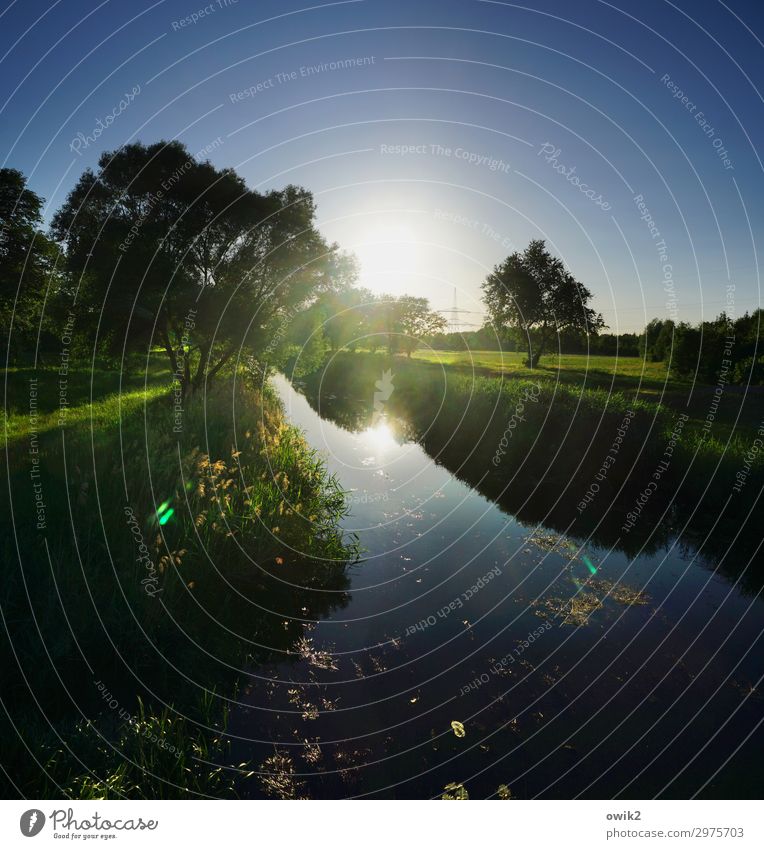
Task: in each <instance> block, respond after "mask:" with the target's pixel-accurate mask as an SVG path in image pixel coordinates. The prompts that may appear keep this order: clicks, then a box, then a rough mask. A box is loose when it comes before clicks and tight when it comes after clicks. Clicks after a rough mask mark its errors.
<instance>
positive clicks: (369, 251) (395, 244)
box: [354, 224, 423, 288]
mask: <svg viewBox="0 0 764 849" xmlns="http://www.w3.org/2000/svg"><path fill="white" fill-rule="evenodd" d="M354 252H355V254H356V256H357V257H358V259H359V260H360V262H361V272H362V275H363V277H364V278H366V279H367V280H369V278H372V277H377V276H378V275H379V277H380V278H384V277H385V276H387V275H388V274H394V275H400V274H402V273H408V274H417V273H419V272H420V270H421V266H422V254H423V252H422V247H421V243H420V240H419V237H418V236H417V233H416V232H415V231H414V230H413V229H412V228H411V227H408V226H406V225H404V224H384V225H380V226H378V227H375V228H374V229H373V230H369V231H368V233H364V234H363V235H362V237H361V238H360V239H359V240H358V242H357V244H356V245H355V246H354ZM380 282H382V281H381V280H380ZM375 288H376V287H375ZM383 288H384V286H383Z"/></svg>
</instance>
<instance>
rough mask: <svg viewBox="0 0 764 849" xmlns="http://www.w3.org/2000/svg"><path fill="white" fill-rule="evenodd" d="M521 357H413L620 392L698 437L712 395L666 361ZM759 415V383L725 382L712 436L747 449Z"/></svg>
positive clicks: (762, 411) (763, 405) (762, 397)
mask: <svg viewBox="0 0 764 849" xmlns="http://www.w3.org/2000/svg"><path fill="white" fill-rule="evenodd" d="M524 358H525V354H523V353H520V352H502V351H436V350H426V349H421V350H419V351H416V352H415V353H414V355H413V357H412V359H414V360H416V361H418V362H422V363H430V364H435V365H442V366H444V367H447V368H449V369H450V370H451V371H453V372H454V373H459V372H461V373H463V374H472V373H475V374H478V375H483V376H489V377H490V376H497V377H499V376H500V377H504V378H512V379H519V380H531V379H533V380H541V381H545V382H550V383H556V384H559V385H560V386H561V387H565V388H567V389H570V388H573V390H574V391H577V392H582V391H588V390H600V391H603V392H605V393H607V395H608V396H612V395H613V393H616V394H623V395H624V397H627V398H629V399H633V400H634V401H635V402H646V403H648V404H653V405H654V409H656V410H660V409H666V410H669V411H673V412H677V413H684V412H686V413H687V414H688V415H689V416H690V419H691V423H690V426H689V431H690V432H691V433H695V434H696V436H697V435H698V434H699V432H700V431H701V429H702V427H703V424H704V422H705V419H706V416H707V415H708V412H709V408H710V405H711V402H712V400H713V387H710V386H706V385H703V384H695V385H693V384H692V383H691V382H690V381H689V380H686V379H684V378H679V377H677V376H676V375H674V374H670V373H669V368H668V364H667V363H665V362H648V361H645V360H643V359H642V358H641V357H606V356H596V357H595V356H592V357H590V356H586V355H583V354H565V355H557V354H547V355H545V356H544V357H542V359H541V363H540V365H539V367H538V368H537V369H528V368H525V367H524V366H523V364H522V361H523V359H524ZM600 400H602V396H600ZM762 420H764V392H763V391H761V389H760V387H753V388H752V389H749V390H748V392H745V393H744V392H742V391H741V388H740V387H736V386H727V387H726V388H725V397H724V398H723V403H722V404H720V406H719V409H718V410H717V412H716V414H715V419H714V425H713V434H712V437H713V439H714V440H716V441H717V442H718V443H719V445H720V446H723V445H724V444H726V443H727V441H728V440H729V441H730V443H731V447H732V448H733V449H735V450H737V449H742V448H743V447H745V450H747V448H748V447H750V442H751V440H752V438H753V437H754V436H755V432H756V430H757V428H758V427H759V424H760V423H761V421H762ZM704 439H705V437H704ZM735 446H737V449H736V448H735Z"/></svg>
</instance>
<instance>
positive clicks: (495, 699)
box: [229, 376, 764, 798]
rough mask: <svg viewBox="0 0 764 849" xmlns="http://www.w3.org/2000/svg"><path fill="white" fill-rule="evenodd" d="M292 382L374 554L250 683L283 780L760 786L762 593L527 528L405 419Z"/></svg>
mask: <svg viewBox="0 0 764 849" xmlns="http://www.w3.org/2000/svg"><path fill="white" fill-rule="evenodd" d="M273 385H274V387H275V389H276V390H277V392H278V394H279V396H280V397H281V399H282V402H283V404H284V407H285V410H286V413H287V417H288V419H289V421H291V422H292V423H293V424H295V425H296V426H298V427H299V428H300V429H302V430H303V432H304V434H305V437H306V439H307V441H308V442H309V443H310V445H311V446H312V447H313V448H315V449H316V450H318V451H319V452H320V453H321V454H322V456H324V457H325V459H326V463H327V465H328V468H329V470H330V472H332V473H333V474H334V475H336V477H337V479H338V481H339V483H340V485H341V486H342V487H343V488H344V489H346V490H348V491H349V502H350V512H349V514H348V515H347V516H346V517H345V519H344V520H343V526H344V528H345V530H346V531H347V532H348V533H352V534H356V535H357V536H358V538H359V541H360V545H361V546H362V549H363V557H362V560H361V561H360V562H359V563H356V564H353V565H351V566H350V567H348V570H347V578H348V579H349V586H348V587H346V588H343V589H341V590H340V589H338V590H337V591H336V592H337V604H336V605H334V606H333V608H332V612H331V613H330V614H329V615H327V616H324V617H322V618H317V619H312V618H311V615H310V605H309V603H307V606H302V607H301V609H300V611H277V612H275V614H277V615H283V616H285V617H289V616H293V615H296V616H297V617H302V618H303V622H302V627H303V629H304V636H303V637H302V638H301V639H300V640H299V641H298V645H297V646H296V649H295V655H294V656H292V657H289V658H286V657H285V658H283V660H278V659H276V660H274V662H273V663H269V664H265V665H262V666H258V667H257V668H256V669H253V670H252V673H251V677H250V680H249V681H248V682H247V683H246V686H244V687H243V689H242V691H241V692H240V693H239V696H238V699H239V702H240V703H241V704H242V705H243V706H239V707H238V708H237V709H236V710H234V711H233V712H232V716H231V722H230V725H229V732H230V733H231V734H232V736H233V738H234V739H235V740H236V743H235V746H236V752H237V757H238V754H239V753H241V755H242V757H241V760H244V759H245V758H251V759H255V760H256V761H257V763H258V764H260V766H259V770H260V771H261V772H265V773H267V772H268V771H269V770H273V771H274V775H275V776H276V777H271V778H268V777H267V776H266V777H265V779H264V782H265V786H266V787H267V788H269V789H268V792H269V794H270V795H282V796H295V795H296V796H310V797H318V798H337V797H359V796H360V797H363V796H379V797H386V798H390V797H395V798H429V797H440V796H441V795H442V794H443V793H444V792H445V793H447V794H450V795H454V794H455V795H457V796H465V795H467V794H468V795H469V797H470V798H488V797H497V796H498V797H503V798H506V797H507V795H509V796H511V797H515V798H534V797H545V798H575V797H585V798H615V797H621V798H650V797H653V796H664V797H676V798H689V797H692V796H695V795H700V796H704V795H705V796H712V797H726V796H730V797H738V798H746V797H755V796H757V795H758V793H759V788H760V786H761V781H762V779H763V778H764V767H763V766H762V759H761V758H760V757H754V756H753V753H755V752H756V751H757V749H758V751H759V752H760V751H761V747H760V745H759V746H757V745H756V744H755V740H751V739H750V737H751V735H754V736H755V737H758V740H759V743H761V742H762V738H763V737H764V735H762V733H761V729H760V723H761V720H762V718H763V717H764V700H762V691H761V688H759V689H756V685H757V682H758V681H759V679H760V677H761V675H762V671H763V669H762V667H764V660H763V659H762V652H761V645H760V642H759V640H760V636H761V633H762V627H763V626H764V603H763V602H762V600H761V598H760V596H757V595H755V594H746V593H745V592H743V591H742V590H741V589H740V582H739V581H736V580H734V579H731V578H729V577H724V576H722V575H721V574H720V573H719V574H717V572H716V571H715V570H714V569H713V568H709V567H708V565H707V564H701V563H700V562H699V561H698V559H697V557H696V556H695V554H694V553H693V552H692V551H688V550H684V549H681V550H680V548H679V546H677V545H676V544H673V543H672V544H671V545H669V546H667V547H666V548H664V549H662V550H660V551H658V552H656V553H654V554H651V555H641V556H639V557H637V558H635V559H632V558H630V557H629V556H627V555H626V554H624V553H623V552H620V551H618V550H615V549H603V548H601V547H597V546H593V545H589V544H588V543H587V541H586V540H581V539H571V538H568V537H566V536H564V535H561V534H560V533H559V531H553V530H551V529H548V528H545V527H543V526H536V525H527V524H523V523H521V522H519V521H517V520H516V518H514V517H513V516H512V515H509V514H508V513H507V512H504V511H503V510H502V509H500V507H499V506H498V505H497V504H496V503H495V502H494V501H492V500H490V499H488V498H486V497H484V496H483V495H482V494H481V493H480V492H478V491H477V490H476V489H474V488H472V487H470V486H468V485H467V484H465V483H464V482H462V481H461V480H459V479H458V478H457V477H455V476H454V475H453V474H451V472H450V471H449V470H448V469H446V468H445V467H444V466H443V465H440V464H439V463H438V462H436V461H435V460H434V459H433V458H432V457H430V456H429V455H428V453H427V452H426V451H425V449H424V448H423V447H422V445H421V444H420V443H419V442H418V441H417V440H416V438H415V437H416V435H415V434H413V433H406V426H405V422H404V423H401V422H397V423H395V426H393V425H392V424H391V423H390V422H388V421H386V420H385V418H384V416H383V415H378V416H376V420H375V419H372V421H371V422H369V421H366V422H365V423H364V422H361V423H360V426H356V427H355V428H354V426H353V422H354V418H353V416H350V415H348V416H345V415H344V414H342V412H340V413H339V414H336V415H334V416H333V418H334V420H332V418H329V417H328V416H324V417H322V416H321V415H319V414H318V413H317V412H316V410H315V409H314V408H313V407H312V406H311V404H310V403H309V401H308V399H307V398H306V397H305V395H303V394H301V392H300V391H298V389H296V388H295V387H293V386H292V385H291V384H290V383H289V382H288V381H287V380H286V378H284V377H282V376H277V377H276V378H274V379H273ZM329 400H330V401H331V404H330V405H329V406H330V408H331V409H332V410H340V411H343V409H344V407H345V406H347V408H348V409H352V407H353V404H354V403H355V401H353V399H342V398H335V397H334V396H332V397H331V399H329ZM345 402H347V404H345ZM322 409H323V408H322ZM338 422H340V423H338ZM349 423H350V424H349ZM356 425H358V423H357V422H356ZM320 592H333V590H332V589H331V588H329V589H327V588H322V589H321V590H320ZM301 598H302V596H301ZM301 603H303V602H301ZM746 740H747V743H746V745H745V747H742V744H743V743H744V742H745V741H746ZM738 747H742V749H741V751H740V752H739V753H736V750H737V749H738ZM276 774H278V775H276ZM269 782H270V784H269ZM259 792H260V791H256V793H255V795H257V794H258V793H259Z"/></svg>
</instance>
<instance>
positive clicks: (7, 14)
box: [0, 0, 764, 332]
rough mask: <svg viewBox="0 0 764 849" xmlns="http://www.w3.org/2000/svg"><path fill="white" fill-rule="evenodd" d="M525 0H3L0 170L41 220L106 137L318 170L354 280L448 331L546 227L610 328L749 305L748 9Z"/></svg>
mask: <svg viewBox="0 0 764 849" xmlns="http://www.w3.org/2000/svg"><path fill="white" fill-rule="evenodd" d="M1 3H2V0H0V4H1ZM526 3H527V5H523V4H519V3H518V4H514V3H506V2H498V0H440V2H431V0H345V2H334V3H319V2H316V3H313V4H311V3H310V0H302V2H292V0H278V2H276V1H275V0H264V1H263V2H261V0H257V2H255V0H238V2H234V0H212V2H211V3H206V2H205V0H160V2H144V1H143V0H131V2H129V3H128V2H117V0H110V1H109V0H104V1H103V2H93V0H87V2H86V0H82V2H78V0H57V2H56V1H55V0H54V1H53V2H50V0H46V2H38V0H16V2H12V3H10V4H7V3H6V4H5V5H0V8H2V12H1V13H0V57H2V61H1V63H0V166H2V167H14V168H18V169H19V170H21V171H22V172H23V173H24V174H25V175H26V177H27V178H28V182H29V186H30V187H31V188H32V189H33V190H34V191H36V192H37V193H38V194H40V195H42V196H43V197H44V198H45V199H46V217H47V218H48V219H49V218H50V217H51V215H52V214H53V212H54V211H55V209H56V208H57V207H58V206H59V205H60V204H61V203H62V202H63V201H64V199H65V198H66V194H67V192H68V191H69V190H70V189H71V188H72V186H73V185H74V183H75V182H76V180H77V179H78V177H79V175H80V174H81V173H82V171H83V170H84V169H85V168H86V167H91V168H92V167H95V165H96V163H97V161H98V158H99V156H100V155H101V153H103V152H104V151H106V150H114V149H116V148H118V147H119V146H121V145H123V144H126V143H129V142H131V141H135V140H141V141H144V142H146V143H151V142H154V141H156V140H158V139H179V140H180V141H182V142H183V143H184V144H186V145H187V147H188V149H189V150H190V151H191V152H192V153H193V154H199V155H200V156H202V157H203V158H204V157H209V159H210V160H211V161H212V162H213V163H214V164H215V165H216V166H219V167H232V168H235V169H236V170H237V171H238V172H239V173H240V174H241V175H242V176H243V177H244V178H245V180H246V182H247V184H248V185H249V186H250V187H251V188H255V189H258V190H261V191H262V190H266V189H270V188H279V187H282V186H284V185H286V184H287V183H297V184H300V185H303V186H305V187H307V188H309V189H310V190H311V191H312V192H313V193H314V195H315V198H316V201H317V204H318V219H319V226H320V228H321V230H322V232H323V233H324V234H325V235H326V237H327V238H328V239H330V240H334V241H337V242H338V243H339V244H340V245H341V246H342V247H343V248H345V249H347V250H351V251H353V252H355V253H356V254H357V256H358V257H359V260H360V261H361V280H360V282H361V283H362V284H363V285H366V286H369V287H370V288H371V289H373V290H374V291H376V292H380V293H382V292H385V293H390V294H394V295H397V294H402V293H404V292H405V293H409V294H415V295H421V296H425V297H428V298H429V299H430V302H431V304H432V306H433V307H434V308H436V309H440V310H450V309H451V308H452V306H453V303H454V298H455V297H456V300H457V303H458V307H459V310H460V313H459V322H460V327H462V328H463V329H466V328H468V327H470V326H472V325H479V324H480V322H481V321H482V314H483V307H482V303H481V300H480V285H481V282H482V280H483V279H484V278H485V276H486V274H488V273H489V272H490V271H491V269H492V268H493V266H494V265H496V264H497V263H499V262H501V261H502V260H503V259H504V258H505V257H506V256H507V255H508V254H510V253H512V251H514V250H520V249H522V248H524V247H525V246H526V245H527V243H528V242H529V241H530V240H531V239H537V238H541V239H545V240H546V242H547V245H548V247H549V248H550V249H551V250H552V251H553V252H554V253H555V254H556V255H558V256H559V257H560V258H562V259H563V261H564V262H565V264H566V265H567V267H568V268H569V269H570V271H571V272H572V273H573V274H574V275H575V277H576V278H578V279H579V280H580V281H581V282H583V283H584V284H586V285H587V286H588V287H589V288H590V289H591V290H592V292H593V293H594V306H595V307H596V308H597V309H598V310H599V311H601V312H602V313H603V316H604V318H605V320H606V322H607V324H608V325H609V327H610V328H611V330H612V331H614V332H615V331H617V332H629V331H634V330H639V329H641V328H642V327H643V326H644V324H645V322H646V321H647V320H649V319H650V318H652V317H654V316H655V317H659V318H667V317H670V318H675V319H679V320H688V321H698V320H700V319H701V318H707V319H708V318H712V317H714V316H715V315H717V314H718V313H719V312H720V311H721V310H722V309H726V311H727V312H728V313H729V314H731V315H733V316H737V315H740V314H742V313H743V312H745V311H746V310H749V311H750V310H751V309H754V308H756V307H757V306H759V305H760V304H761V288H760V279H759V267H758V262H759V254H760V248H761V240H762V235H761V234H762V232H764V228H763V227H762V223H763V222H762V219H763V218H764V191H762V190H763V189H764V165H763V163H762V157H764V152H763V153H761V154H760V153H759V152H758V151H764V138H763V136H764V109H763V108H762V107H763V106H764V101H763V99H762V95H763V93H764V61H762V58H764V44H763V43H762V41H764V10H763V9H762V6H764V4H762V3H760V2H753V0H747V1H746V2H743V0H730V2H727V3H723V2H720V0H693V2H689V0H681V2H676V3H672V2H668V0H640V2H633V1H632V0H617V2H612V3H610V2H604V0H575V2H570V0H566V1H565V2H562V0H541V1H540V2H533V0H526Z"/></svg>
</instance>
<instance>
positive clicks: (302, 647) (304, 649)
mask: <svg viewBox="0 0 764 849" xmlns="http://www.w3.org/2000/svg"><path fill="white" fill-rule="evenodd" d="M295 649H296V651H297V654H299V655H300V657H301V658H302V659H303V660H307V661H308V663H309V664H310V665H311V666H315V667H317V668H318V669H337V664H336V663H335V662H334V658H333V657H332V655H331V654H330V653H329V652H328V651H321V650H319V649H317V648H315V646H314V645H313V640H312V639H310V638H308V637H300V639H299V640H297V642H296V643H295Z"/></svg>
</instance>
